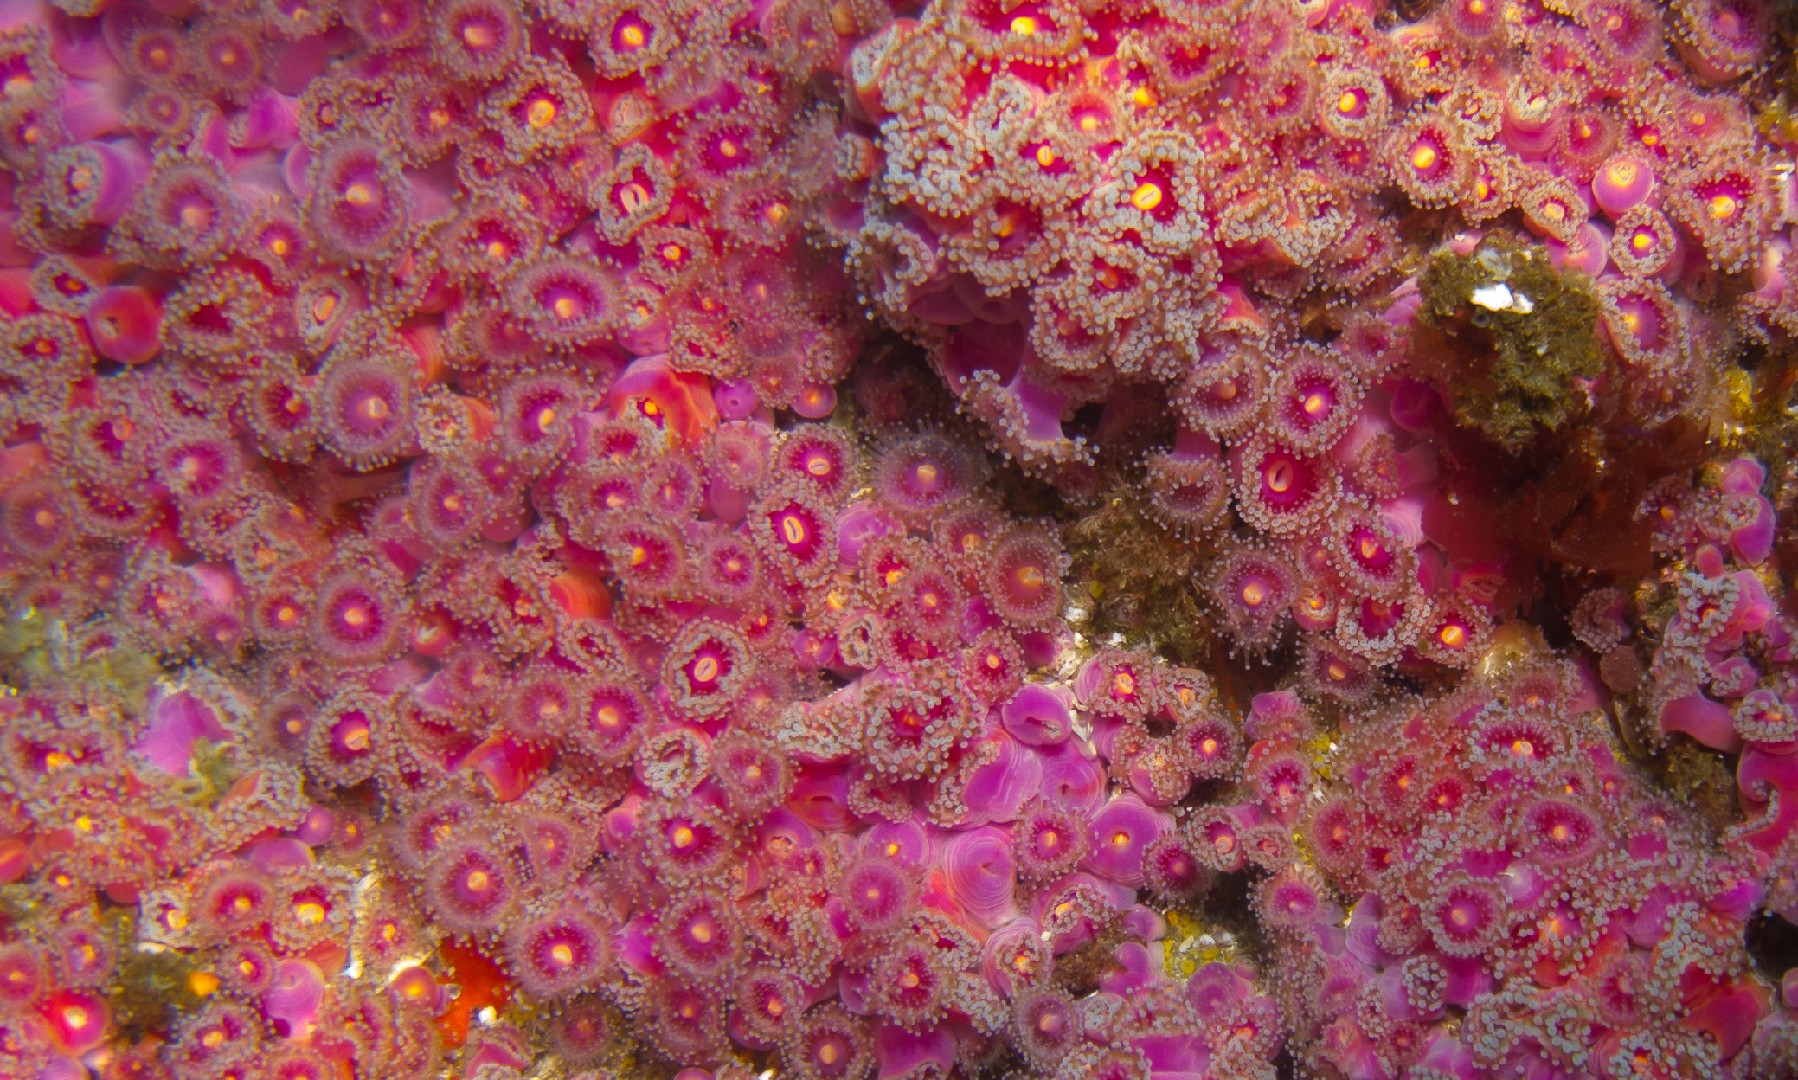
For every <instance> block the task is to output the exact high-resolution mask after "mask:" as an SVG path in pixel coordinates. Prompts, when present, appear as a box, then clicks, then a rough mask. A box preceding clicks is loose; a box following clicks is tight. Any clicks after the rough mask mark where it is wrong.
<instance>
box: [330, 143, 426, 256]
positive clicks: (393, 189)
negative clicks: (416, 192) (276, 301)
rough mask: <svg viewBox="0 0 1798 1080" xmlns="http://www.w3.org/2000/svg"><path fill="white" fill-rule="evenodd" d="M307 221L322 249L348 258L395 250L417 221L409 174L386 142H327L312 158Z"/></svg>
mask: <svg viewBox="0 0 1798 1080" xmlns="http://www.w3.org/2000/svg"><path fill="white" fill-rule="evenodd" d="M308 184H309V186H310V188H311V191H310V193H309V195H308V198H307V201H306V220H307V222H308V223H309V224H310V225H311V232H312V236H313V237H314V238H315V239H316V240H317V241H318V244H319V247H320V248H321V249H322V250H323V252H324V253H325V254H327V255H329V256H331V257H333V258H336V259H338V260H340V261H342V262H346V263H351V264H355V263H362V262H370V261H375V260H378V259H381V258H384V257H386V256H388V255H390V254H392V253H393V252H394V250H395V249H396V247H397V245H398V244H399V242H400V241H401V239H402V238H403V237H404V236H405V233H406V231H407V228H408V227H409V226H410V224H411V220H412V197H411V193H410V191H409V189H408V188H407V185H406V181H405V179H404V178H403V177H402V176H401V175H400V172H399V170H398V169H397V168H396V167H395V166H394V164H393V163H392V161H391V160H389V159H388V157H387V155H386V153H385V151H384V150H383V148H382V146H381V144H379V143H377V142H375V141H374V140H372V139H365V138H360V137H349V138H341V139H337V140H335V141H333V142H331V143H328V144H327V145H326V146H325V147H324V148H323V149H322V150H320V151H319V153H318V155H317V156H316V157H314V158H313V160H312V169H311V172H310V174H309V177H308Z"/></svg>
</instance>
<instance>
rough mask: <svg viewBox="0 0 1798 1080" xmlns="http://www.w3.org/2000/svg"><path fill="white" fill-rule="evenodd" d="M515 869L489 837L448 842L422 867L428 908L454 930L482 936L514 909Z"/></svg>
mask: <svg viewBox="0 0 1798 1080" xmlns="http://www.w3.org/2000/svg"><path fill="white" fill-rule="evenodd" d="M516 879H517V872H516V869H515V867H514V865H513V863H512V861H511V860H510V859H509V858H507V857H506V856H504V855H503V854H501V853H500V852H498V851H496V850H495V849H494V846H493V843H492V842H491V841H490V840H484V839H477V838H471V839H467V840H460V841H452V842H450V843H449V844H447V845H445V846H444V847H442V848H440V849H439V850H438V851H437V852H436V854H434V855H433V856H432V857H431V860H430V862H429V863H427V864H426V866H425V874H424V894H425V901H426V903H427V904H429V905H430V908H431V913H432V915H433V916H434V917H435V918H436V920H437V921H438V923H439V924H441V925H442V926H443V927H444V928H445V929H447V930H449V931H451V932H452V933H457V934H467V935H476V936H479V935H486V934H491V933H493V932H494V931H496V930H498V929H499V928H500V927H501V925H502V924H504V923H505V922H506V921H507V920H508V919H509V918H510V917H511V916H512V914H513V913H514V911H515V909H516V906H517V903H518V895H517V885H516Z"/></svg>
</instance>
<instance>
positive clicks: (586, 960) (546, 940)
mask: <svg viewBox="0 0 1798 1080" xmlns="http://www.w3.org/2000/svg"><path fill="white" fill-rule="evenodd" d="M506 958H507V960H508V961H509V966H510V968H511V970H512V974H513V975H514V977H516V978H517V979H518V985H519V986H520V988H522V989H523V990H524V991H525V992H526V993H529V994H531V995H532V996H534V997H539V998H548V999H552V1000H553V999H558V998H566V997H570V996H572V995H574V994H575V993H577V992H579V991H581V990H587V989H591V988H593V987H594V986H595V985H597V984H598V983H599V981H600V980H601V979H602V978H604V977H605V975H606V974H607V972H608V971H609V969H610V968H611V960H612V946H611V942H610V940H609V939H608V935H607V933H606V930H605V928H604V927H603V926H602V925H601V924H600V923H599V922H598V921H596V920H595V919H594V918H592V917H591V916H589V915H587V914H585V913H582V912H576V911H560V912H551V913H549V914H545V915H540V916H538V917H537V918H535V919H532V920H530V921H529V922H526V923H525V924H523V925H522V926H519V927H518V928H517V929H515V930H513V931H512V932H511V933H510V934H509V935H507V938H506Z"/></svg>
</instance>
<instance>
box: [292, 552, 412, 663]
mask: <svg viewBox="0 0 1798 1080" xmlns="http://www.w3.org/2000/svg"><path fill="white" fill-rule="evenodd" d="M405 623H406V608H405V602H404V601H403V600H402V599H401V597H400V595H399V594H398V593H397V591H396V590H395V589H393V588H392V586H391V585H390V584H389V583H388V582H386V581H384V580H383V579H382V578H380V577H379V576H378V575H372V574H369V573H366V572H364V571H361V570H359V569H352V568H347V567H346V568H344V569H342V570H338V571H336V572H335V573H332V574H330V575H328V576H327V577H326V578H325V579H324V580H323V581H322V582H320V583H319V585H318V586H317V588H316V589H315V590H314V591H313V601H312V637H311V644H312V648H313V649H314V650H315V651H316V652H317V653H318V654H319V655H320V656H321V657H322V658H324V659H326V660H329V661H331V662H332V663H334V664H337V665H339V666H343V667H372V666H374V665H376V664H379V663H381V662H383V661H385V660H387V659H389V658H390V657H392V656H393V654H394V653H395V652H397V651H398V650H399V648H400V647H401V646H402V645H403V644H404V642H405Z"/></svg>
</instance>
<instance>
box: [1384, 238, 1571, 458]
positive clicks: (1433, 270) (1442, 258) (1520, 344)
mask: <svg viewBox="0 0 1798 1080" xmlns="http://www.w3.org/2000/svg"><path fill="white" fill-rule="evenodd" d="M1418 288H1419V291H1420V292H1421V293H1422V296H1423V306H1422V309H1421V315H1422V317H1423V319H1424V321H1425V322H1427V323H1428V324H1429V325H1431V326H1433V327H1435V328H1436V329H1437V330H1439V331H1440V332H1441V333H1442V334H1444V335H1446V336H1447V337H1448V338H1449V339H1451V341H1452V345H1451V347H1450V349H1449V350H1447V351H1448V352H1449V355H1446V356H1443V357H1442V358H1441V363H1442V367H1443V369H1444V370H1443V374H1444V381H1445V383H1446V384H1447V385H1448V387H1449V388H1451V390H1452V393H1451V397H1452V399H1453V408H1454V414H1455V418H1456V420H1457V421H1458V422H1459V423H1461V424H1462V425H1463V426H1466V427H1470V428H1474V429H1476V430H1478V431H1479V432H1481V433H1482V434H1483V435H1485V436H1486V437H1487V438H1488V439H1490V440H1491V441H1493V442H1495V443H1497V444H1498V445H1500V446H1502V447H1504V448H1505V449H1506V450H1508V451H1510V452H1511V453H1513V454H1516V453H1519V452H1521V451H1522V450H1523V449H1524V448H1525V447H1527V446H1529V445H1530V444H1531V443H1533V442H1534V441H1535V440H1536V439H1537V438H1538V437H1539V436H1540V435H1541V434H1543V433H1544V432H1555V431H1559V430H1561V429H1563V428H1565V427H1567V426H1568V425H1569V424H1571V423H1572V422H1574V421H1577V420H1579V419H1580V418H1581V417H1583V416H1584V415H1585V414H1586V413H1587V411H1588V410H1589V408H1590V403H1589V399H1588V396H1587V391H1586V387H1585V383H1586V382H1588V381H1590V380H1593V379H1596V378H1598V377H1599V375H1601V374H1602V373H1603V371H1604V366H1605V361H1604V356H1605V353H1604V349H1603V347H1602V345H1601V344H1600V342H1599V340H1598V330H1597V327H1598V322H1599V313H1598V298H1597V295H1596V294H1595V293H1594V292H1593V289H1592V283H1591V281H1590V279H1588V278H1587V277H1586V275H1584V274H1583V273H1580V272H1578V271H1561V270H1557V269H1556V268H1555V266H1554V264H1553V263H1552V262H1551V261H1550V260H1549V257H1548V253H1547V251H1546V250H1545V249H1543V248H1542V247H1541V246H1540V245H1532V244H1525V243H1522V242H1519V241H1516V240H1512V239H1508V238H1506V237H1502V236H1489V237H1487V238H1486V239H1484V240H1482V241H1481V242H1480V244H1479V246H1478V247H1476V248H1474V249H1473V250H1472V251H1468V252H1461V251H1457V250H1455V249H1454V248H1452V247H1448V246H1444V247H1441V248H1438V249H1436V251H1435V252H1434V253H1432V254H1431V256H1430V262H1429V266H1428V267H1427V268H1426V269H1425V271H1424V273H1423V276H1422V277H1421V278H1420V279H1419V281H1418ZM1453 346H1460V347H1459V348H1454V347H1453Z"/></svg>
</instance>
